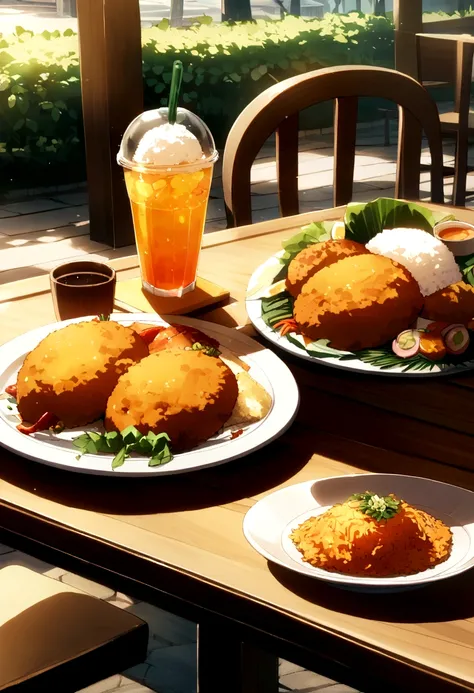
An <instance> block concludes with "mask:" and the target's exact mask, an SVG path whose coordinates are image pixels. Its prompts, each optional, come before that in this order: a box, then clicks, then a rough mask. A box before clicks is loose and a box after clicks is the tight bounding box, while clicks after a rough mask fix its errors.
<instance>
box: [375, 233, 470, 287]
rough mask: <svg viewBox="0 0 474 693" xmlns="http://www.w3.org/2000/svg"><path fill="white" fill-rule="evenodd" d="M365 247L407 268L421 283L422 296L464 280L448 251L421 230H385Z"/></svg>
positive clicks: (443, 245)
mask: <svg viewBox="0 0 474 693" xmlns="http://www.w3.org/2000/svg"><path fill="white" fill-rule="evenodd" d="M366 248H367V250H370V252H371V253H375V255H383V256H384V257H388V258H390V259H391V260H394V261H395V262H398V263H400V265H403V266H404V267H406V269H407V270H408V271H409V272H410V274H411V275H412V277H413V278H414V279H415V280H416V281H417V282H418V284H419V287H420V291H421V293H422V295H423V296H430V295H431V294H434V293H435V292H436V291H439V289H444V288H446V287H447V286H449V285H450V284H455V283H456V282H460V281H462V275H461V272H460V270H459V267H458V265H457V264H456V260H455V259H454V255H453V254H452V252H451V251H450V250H449V248H448V247H447V246H446V245H445V244H444V243H443V242H442V241H440V240H438V239H437V238H435V237H434V236H432V235H431V234H430V233H428V232H427V231H423V230H422V229H384V230H383V231H381V233H378V234H377V235H376V236H374V237H373V238H372V240H370V241H369V242H368V243H367V245H366Z"/></svg>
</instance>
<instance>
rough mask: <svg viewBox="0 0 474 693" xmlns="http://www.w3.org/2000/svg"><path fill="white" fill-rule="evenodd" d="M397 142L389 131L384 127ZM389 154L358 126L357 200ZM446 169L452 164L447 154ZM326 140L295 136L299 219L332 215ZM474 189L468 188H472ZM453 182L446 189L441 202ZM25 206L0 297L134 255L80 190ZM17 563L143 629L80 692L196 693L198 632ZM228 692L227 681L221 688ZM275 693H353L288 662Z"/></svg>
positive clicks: (267, 195) (425, 180)
mask: <svg viewBox="0 0 474 693" xmlns="http://www.w3.org/2000/svg"><path fill="white" fill-rule="evenodd" d="M391 138H393V142H394V143H395V142H396V124H395V123H393V124H392V126H391ZM395 159H396V145H395V144H391V146H388V147H385V146H384V135H383V123H382V121H380V122H377V123H369V124H363V125H361V126H360V128H359V131H358V150H357V158H356V166H355V184H354V198H353V199H354V200H357V201H359V200H371V199H375V198H376V197H379V196H391V195H393V192H394V181H395ZM445 159H446V163H451V162H452V159H453V152H452V146H450V145H448V146H446V157H445ZM332 169H333V148H332V132H331V131H318V132H315V131H313V132H306V133H301V138H300V159H299V191H300V211H302V212H303V211H304V212H306V211H311V210H316V209H324V208H327V207H331V206H332V197H331V196H332ZM275 178H276V171H275V158H274V146H273V145H272V144H271V143H268V144H267V145H265V147H264V148H263V149H262V151H261V152H260V155H259V158H258V160H257V162H256V164H255V166H254V168H253V172H252V202H253V216H254V221H263V220H266V219H272V218H275V217H277V216H278V215H279V213H278V200H277V194H276V180H275ZM472 183H473V184H474V179H473V180H472ZM451 188H452V181H450V180H449V179H448V180H446V194H447V195H449V194H450V193H451ZM22 195H23V199H20V198H19V197H15V196H10V197H9V198H8V199H5V198H4V199H3V201H1V200H0V298H1V294H2V284H4V283H6V282H9V281H14V280H18V279H24V278H27V277H34V276H38V275H42V274H46V273H48V272H49V271H50V269H51V268H52V267H54V266H56V265H57V264H60V263H62V262H64V261H68V260H71V259H73V258H85V257H88V258H90V259H97V260H108V259H111V258H115V257H119V256H125V255H129V254H131V253H134V251H135V248H134V247H133V246H129V247H127V248H120V249H117V250H113V249H111V248H109V247H107V246H105V245H102V244H99V243H94V242H92V241H90V240H89V223H88V207H87V191H86V188H85V185H82V186H73V187H70V188H69V189H64V188H63V189H59V188H58V189H55V190H48V191H41V190H36V191H29V194H25V192H23V193H22ZM428 195H429V176H428V173H423V174H422V184H421V196H422V197H426V198H427V197H428ZM222 228H225V212H224V203H223V199H222V181H221V177H220V166H218V167H217V168H216V171H215V178H214V183H213V187H212V197H211V201H210V204H209V210H208V215H207V224H206V233H212V232H213V231H216V230H219V229H222ZM10 563H20V564H22V565H25V566H27V567H29V568H31V569H33V570H36V571H38V572H41V573H43V574H45V575H48V576H50V577H51V578H54V579H57V580H61V581H62V582H65V583H67V584H71V585H74V586H75V587H78V588H80V589H83V590H84V591H85V592H88V593H90V594H93V595H94V596H96V597H98V598H100V599H105V600H106V601H109V602H111V603H113V604H115V605H116V606H117V607H118V608H125V609H130V610H131V611H133V612H134V613H136V614H137V615H138V616H140V617H142V618H144V619H145V620H146V621H147V622H148V623H149V625H150V641H149V649H148V657H147V660H146V662H145V663H144V664H140V665H139V666H137V667H134V668H133V669H130V670H128V671H126V672H124V673H123V674H120V675H117V676H113V677H111V678H109V679H107V680H105V681H102V682H100V683H99V684H96V685H94V686H91V687H89V688H88V689H87V693H106V692H108V691H110V692H112V691H120V693H144V692H146V691H150V690H151V691H157V692H158V693H193V692H194V691H195V674H196V627H195V625H194V624H192V623H190V622H188V621H185V620H183V619H181V618H177V617H174V616H172V615H170V614H168V613H166V612H164V611H162V610H161V609H157V608H155V607H152V606H151V605H149V604H146V603H144V602H136V601H134V600H133V599H131V598H130V597H127V596H126V595H123V594H120V593H116V592H113V591H112V590H110V589H109V588H107V587H104V586H102V585H98V584H96V583H93V582H90V581H88V580H85V579H83V578H81V577H79V576H77V575H74V574H72V573H68V572H66V571H65V570H62V569H60V568H57V567H55V566H51V565H48V564H46V563H43V562H41V561H38V560H36V559H34V558H31V557H30V556H27V555H25V554H23V553H20V552H18V551H14V550H13V549H11V548H9V547H6V546H2V545H0V567H2V566H3V565H7V564H10ZM222 690H223V693H225V682H223V687H222ZM280 690H281V692H282V693H283V691H300V693H303V691H304V693H316V691H317V692H318V693H355V691H353V689H351V688H349V687H347V686H344V685H342V684H339V683H337V682H335V681H331V680H330V679H327V678H325V677H323V676H320V675H318V674H313V673H311V672H308V671H305V670H303V669H301V667H298V666H295V665H293V664H291V663H289V662H285V661H281V662H280Z"/></svg>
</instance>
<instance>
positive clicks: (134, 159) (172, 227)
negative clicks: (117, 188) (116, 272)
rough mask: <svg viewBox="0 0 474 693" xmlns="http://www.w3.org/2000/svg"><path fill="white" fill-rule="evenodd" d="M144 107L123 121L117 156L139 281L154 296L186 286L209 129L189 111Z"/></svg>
mask: <svg viewBox="0 0 474 693" xmlns="http://www.w3.org/2000/svg"><path fill="white" fill-rule="evenodd" d="M167 112H168V109H167V108H160V109H157V110H154V111H147V112H146V113H143V114H142V115H141V116H139V117H138V118H136V119H135V120H134V121H133V122H132V123H131V124H130V126H129V127H128V129H127V131H126V133H125V135H124V138H123V141H122V147H121V150H120V152H119V156H118V161H119V163H120V164H121V165H122V166H123V168H124V174H125V182H126V185H127V191H128V196H129V198H130V204H131V207H132V216H133V225H134V229H135V237H136V242H137V249H138V256H139V260H140V269H141V275H142V283H143V286H144V288H145V289H146V290H148V291H150V292H151V293H154V294H156V295H159V296H182V295H183V294H184V293H186V292H187V291H192V290H193V289H194V287H195V282H196V270H197V264H198V259H199V252H200V249H201V240H202V234H203V231H204V224H205V221H206V211H207V203H208V199H209V192H210V188H211V180H212V170H213V165H214V162H215V161H216V159H217V152H216V149H215V146H214V141H213V139H212V135H211V133H210V132H209V130H208V129H207V127H206V125H205V124H204V123H203V122H202V121H201V120H200V119H199V118H198V117H197V116H196V115H194V114H193V113H190V112H189V111H187V110H186V109H181V108H178V111H177V121H176V122H175V123H173V124H171V123H169V122H168V120H167Z"/></svg>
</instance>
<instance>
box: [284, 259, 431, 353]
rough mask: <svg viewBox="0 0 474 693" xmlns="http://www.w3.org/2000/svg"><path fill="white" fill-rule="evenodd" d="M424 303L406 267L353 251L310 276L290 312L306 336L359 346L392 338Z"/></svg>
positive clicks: (347, 346)
mask: <svg viewBox="0 0 474 693" xmlns="http://www.w3.org/2000/svg"><path fill="white" fill-rule="evenodd" d="M422 305H423V298H422V296H421V293H420V289H419V287H418V284H417V282H416V281H415V280H414V279H413V277H412V276H411V274H410V273H409V272H408V271H407V270H406V269H405V268H404V267H402V266H401V265H399V264H398V263H396V262H393V261H392V260H390V259H389V258H386V257H382V256H380V255H370V254H368V255H357V256H354V257H348V258H345V259H344V260H339V262H336V263H335V264H333V265H330V266H329V267H325V268H324V269H322V270H321V271H320V272H318V273H317V274H316V275H315V276H314V277H312V278H311V279H310V280H309V281H308V282H307V283H306V284H305V285H304V286H303V289H302V291H301V294H300V295H299V296H298V298H297V299H296V301H295V306H294V317H295V319H296V322H297V323H298V324H299V326H300V328H301V331H302V333H303V334H304V335H306V336H307V337H309V338H310V339H312V340H317V339H328V340H329V341H330V344H331V346H332V347H334V348H336V349H342V350H344V351H346V350H347V351H357V350H359V349H365V348H367V347H376V346H380V345H381V344H384V343H385V342H387V341H388V340H390V339H393V338H394V337H396V335H397V334H399V333H400V332H401V331H402V330H404V329H406V328H407V327H409V325H410V324H411V323H412V322H413V320H415V318H416V317H417V316H418V314H419V312H420V310H421V307H422Z"/></svg>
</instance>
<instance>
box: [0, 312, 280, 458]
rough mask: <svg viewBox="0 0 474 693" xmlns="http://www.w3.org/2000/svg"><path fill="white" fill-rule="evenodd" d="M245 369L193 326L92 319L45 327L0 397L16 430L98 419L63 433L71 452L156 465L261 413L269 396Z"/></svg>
mask: <svg viewBox="0 0 474 693" xmlns="http://www.w3.org/2000/svg"><path fill="white" fill-rule="evenodd" d="M248 371H249V366H248V365H247V364H246V363H245V362H244V361H242V360H241V359H240V358H238V357H237V356H236V355H235V354H234V353H233V352H231V351H230V350H228V349H226V348H224V347H223V346H221V345H220V344H219V342H218V341H216V340H215V339H213V338H211V337H209V336H208V335H206V334H204V333H203V332H202V331H200V330H198V329H195V328H193V327H188V326H185V325H178V324H176V325H174V324H171V325H166V326H164V325H157V326H153V325H150V324H149V323H139V322H135V323H133V324H131V325H130V326H124V325H121V324H119V323H118V322H115V321H113V320H109V319H108V317H106V316H100V318H97V319H95V320H88V321H83V322H76V323H72V324H69V325H66V326H64V327H62V328H60V329H58V330H55V331H53V332H51V333H50V334H48V336H47V337H45V338H44V339H43V340H42V341H41V342H40V343H39V344H38V345H37V346H36V347H35V348H34V349H33V350H32V351H30V353H29V354H28V355H27V356H26V358H25V360H24V362H23V364H22V366H21V368H20V370H19V372H18V376H17V380H16V384H15V385H11V386H9V387H8V388H7V389H6V393H5V395H6V396H8V397H9V398H10V404H9V408H10V409H11V410H12V411H13V407H15V408H16V411H17V412H18V417H19V419H20V423H18V426H17V428H18V430H19V431H20V432H22V433H24V434H25V435H31V434H33V433H37V432H39V431H48V430H49V431H50V432H51V433H52V434H59V433H61V432H62V431H63V430H64V429H74V428H78V427H84V426H86V425H87V424H91V423H93V422H97V421H100V423H101V424H103V426H102V431H103V432H102V431H101V430H99V431H90V432H87V433H82V434H81V435H78V436H77V438H75V439H73V445H74V446H75V447H76V448H77V451H78V456H80V455H82V454H84V453H92V454H97V453H109V454H111V453H112V454H113V463H112V466H113V467H114V468H116V467H119V466H121V465H122V464H123V463H124V462H125V460H126V459H127V457H129V456H130V455H131V453H139V454H141V455H143V456H145V457H149V459H150V462H149V465H150V466H156V465H160V464H164V463H165V462H168V461H169V460H171V459H172V454H173V452H184V451H187V450H190V449H192V448H195V447H196V446H198V445H199V444H201V443H203V442H204V441H207V440H208V439H210V438H212V437H213V436H216V435H217V434H219V433H222V432H223V431H227V432H228V437H229V439H232V438H234V437H237V436H239V435H241V434H242V433H243V432H244V429H245V427H246V426H249V425H250V424H252V423H255V422H257V421H260V420H261V419H263V418H264V417H265V416H266V415H267V413H268V412H269V410H270V407H271V404H272V399H271V396H270V395H269V394H268V393H267V391H266V390H265V389H264V388H263V387H262V386H261V385H260V384H259V383H257V382H256V381H255V380H254V379H253V378H252V377H251V376H250V375H249V373H248Z"/></svg>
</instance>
